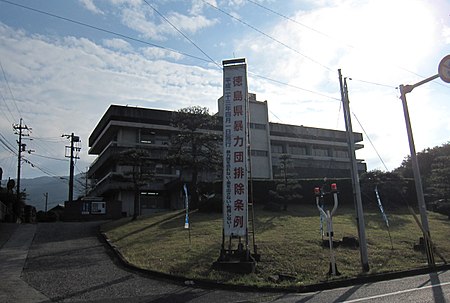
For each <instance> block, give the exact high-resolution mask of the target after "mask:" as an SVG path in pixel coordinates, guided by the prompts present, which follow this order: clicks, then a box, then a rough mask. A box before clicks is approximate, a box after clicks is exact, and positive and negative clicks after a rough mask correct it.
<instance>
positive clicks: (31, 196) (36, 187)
mask: <svg viewBox="0 0 450 303" xmlns="http://www.w3.org/2000/svg"><path fill="white" fill-rule="evenodd" d="M6 182H7V181H5V180H3V181H2V186H3V187H4V186H5V185H6ZM83 183H84V180H83V179H82V178H81V175H77V176H75V182H74V193H73V198H74V199H76V198H78V196H79V189H80V184H83ZM20 188H21V190H22V191H25V192H26V194H27V200H26V203H27V204H28V205H33V206H34V207H36V209H37V210H38V211H39V210H45V196H44V194H45V193H48V202H47V209H51V208H53V207H55V206H56V205H58V204H64V201H66V200H67V199H68V193H69V177H68V176H67V177H66V176H64V177H59V178H58V177H38V178H33V179H21V180H20Z"/></svg>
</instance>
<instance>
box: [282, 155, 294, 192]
mask: <svg viewBox="0 0 450 303" xmlns="http://www.w3.org/2000/svg"><path fill="white" fill-rule="evenodd" d="M291 158H292V156H291V155H289V154H281V155H280V157H279V159H280V168H281V170H283V174H284V185H285V187H287V183H288V182H287V180H288V178H287V177H288V167H289V165H291V163H292V159H291Z"/></svg>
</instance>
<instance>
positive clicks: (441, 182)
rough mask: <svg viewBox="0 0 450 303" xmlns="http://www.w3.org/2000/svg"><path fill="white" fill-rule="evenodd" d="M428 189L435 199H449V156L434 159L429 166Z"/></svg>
mask: <svg viewBox="0 0 450 303" xmlns="http://www.w3.org/2000/svg"><path fill="white" fill-rule="evenodd" d="M431 168H432V169H431V174H430V177H429V181H428V184H429V187H428V189H429V190H430V192H432V194H433V196H434V197H435V198H437V199H448V198H449V197H450V155H448V156H440V157H436V158H435V159H434V161H433V164H432V166H431Z"/></svg>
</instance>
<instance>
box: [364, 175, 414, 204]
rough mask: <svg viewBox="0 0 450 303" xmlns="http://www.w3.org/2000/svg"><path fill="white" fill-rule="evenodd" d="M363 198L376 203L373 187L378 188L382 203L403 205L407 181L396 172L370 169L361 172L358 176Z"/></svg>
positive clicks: (406, 191)
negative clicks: (359, 176)
mask: <svg viewBox="0 0 450 303" xmlns="http://www.w3.org/2000/svg"><path fill="white" fill-rule="evenodd" d="M360 183H361V192H362V194H363V198H368V199H369V200H371V201H374V202H375V203H376V197H375V192H374V190H375V187H377V188H378V190H379V194H380V197H381V200H382V201H383V204H385V205H387V206H393V205H396V206H405V202H404V200H405V199H406V198H407V197H408V195H407V193H408V181H407V180H405V178H403V176H402V175H400V174H399V173H397V172H383V171H381V170H371V171H368V172H366V173H363V174H362V175H361V178H360Z"/></svg>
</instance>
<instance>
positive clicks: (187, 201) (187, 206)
mask: <svg viewBox="0 0 450 303" xmlns="http://www.w3.org/2000/svg"><path fill="white" fill-rule="evenodd" d="M183 189H184V197H185V198H184V199H185V200H184V201H185V202H184V203H185V207H186V218H185V220H184V228H189V197H188V191H187V186H186V184H184V186H183Z"/></svg>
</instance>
